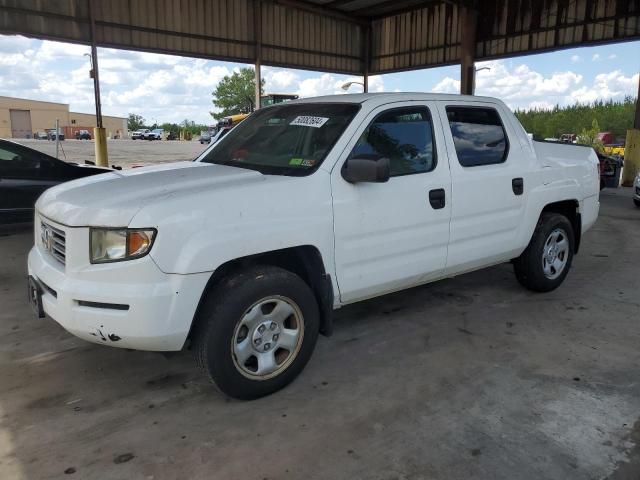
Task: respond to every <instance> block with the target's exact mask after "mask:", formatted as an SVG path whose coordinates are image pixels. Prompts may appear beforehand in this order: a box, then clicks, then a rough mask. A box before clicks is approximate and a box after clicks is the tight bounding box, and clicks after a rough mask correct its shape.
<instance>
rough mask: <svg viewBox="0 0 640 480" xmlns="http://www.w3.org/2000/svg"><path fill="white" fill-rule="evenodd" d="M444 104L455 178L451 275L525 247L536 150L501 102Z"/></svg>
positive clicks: (443, 116) (441, 105) (507, 256)
mask: <svg viewBox="0 0 640 480" xmlns="http://www.w3.org/2000/svg"><path fill="white" fill-rule="evenodd" d="M438 108H439V113H440V118H441V119H442V123H443V126H444V130H445V139H446V146H447V150H448V153H449V159H450V165H451V179H452V181H451V184H452V187H451V188H452V211H451V238H450V241H449V255H448V261H447V274H452V273H459V272H464V271H467V270H472V269H475V268H478V267H482V266H485V265H488V264H491V263H496V262H500V261H504V260H509V259H510V258H512V256H515V255H517V254H518V253H519V249H520V248H521V245H519V229H520V228H521V226H522V224H523V222H522V218H523V215H524V211H525V205H526V201H527V197H528V186H529V182H528V179H529V180H530V173H529V172H531V170H532V168H533V165H532V164H531V155H530V152H524V151H523V149H522V146H521V144H520V141H519V138H518V136H517V134H516V132H515V131H514V130H513V128H512V126H511V123H510V122H509V121H507V119H506V117H505V111H504V110H503V109H504V107H503V106H502V105H500V104H493V103H488V102H486V103H484V102H474V103H472V104H470V103H464V104H457V103H455V102H438Z"/></svg>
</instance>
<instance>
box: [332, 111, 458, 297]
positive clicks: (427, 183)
mask: <svg viewBox="0 0 640 480" xmlns="http://www.w3.org/2000/svg"><path fill="white" fill-rule="evenodd" d="M434 118H435V119H436V121H434ZM350 157H352V158H353V157H364V158H378V157H387V158H389V159H390V164H391V178H390V179H389V181H388V182H386V183H356V184H352V183H349V182H347V181H346V180H344V178H342V175H341V168H342V166H343V165H344V163H345V161H347V160H348V158H350ZM331 184H332V194H333V206H334V234H335V262H336V276H337V283H338V285H339V288H340V298H341V301H342V302H343V303H349V302H353V301H357V300H360V299H364V298H367V297H372V296H376V295H379V294H382V293H386V292H390V291H394V290H399V289H402V288H406V287H409V286H412V285H416V284H419V283H422V282H424V281H426V280H427V279H429V278H435V277H438V276H439V275H441V274H442V272H443V270H444V267H445V264H446V259H447V243H448V240H449V217H450V213H451V202H449V199H450V192H451V180H450V175H449V165H448V163H447V157H446V152H445V149H444V138H443V133H442V128H441V125H440V122H438V121H437V113H436V112H435V108H434V105H433V104H431V103H429V102H398V103H394V104H391V105H385V106H383V107H378V108H377V109H374V110H373V111H372V112H371V113H370V114H369V115H368V116H367V117H366V119H365V120H364V121H363V122H362V124H361V125H360V127H359V129H358V130H357V132H356V134H355V135H354V137H353V138H352V139H351V141H350V142H349V143H348V144H347V147H346V149H345V150H344V151H343V152H342V156H341V158H340V160H339V161H338V162H337V163H336V165H335V167H334V168H333V170H332V174H331ZM430 197H432V201H433V203H432V202H431V201H430Z"/></svg>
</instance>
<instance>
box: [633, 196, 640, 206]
mask: <svg viewBox="0 0 640 480" xmlns="http://www.w3.org/2000/svg"><path fill="white" fill-rule="evenodd" d="M633 203H634V204H635V205H636V207H638V208H640V200H638V199H637V198H634V199H633Z"/></svg>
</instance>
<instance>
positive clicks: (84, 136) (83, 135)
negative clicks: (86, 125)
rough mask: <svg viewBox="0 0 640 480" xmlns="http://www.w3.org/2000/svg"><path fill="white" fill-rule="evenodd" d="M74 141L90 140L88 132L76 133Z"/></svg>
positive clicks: (80, 131)
mask: <svg viewBox="0 0 640 480" xmlns="http://www.w3.org/2000/svg"><path fill="white" fill-rule="evenodd" d="M76 140H91V134H90V133H89V130H79V131H77V132H76Z"/></svg>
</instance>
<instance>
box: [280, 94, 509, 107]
mask: <svg viewBox="0 0 640 480" xmlns="http://www.w3.org/2000/svg"><path fill="white" fill-rule="evenodd" d="M411 100H424V101H438V100H444V101H463V102H469V103H473V102H488V103H500V104H502V103H503V102H502V101H500V100H498V99H496V98H493V97H480V96H476V95H454V94H449V93H425V92H391V93H350V94H344V95H326V96H322V97H310V98H300V99H298V100H291V101H289V102H287V105H289V104H295V103H317V102H329V103H365V102H367V103H368V102H372V103H375V104H384V103H389V102H403V101H411ZM278 105H279V104H278Z"/></svg>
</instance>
